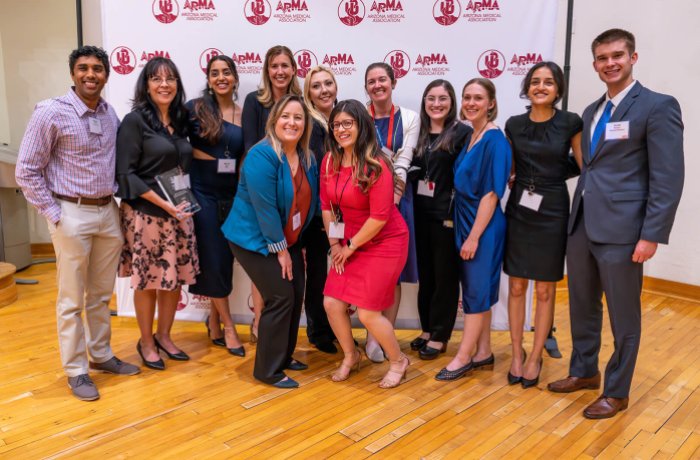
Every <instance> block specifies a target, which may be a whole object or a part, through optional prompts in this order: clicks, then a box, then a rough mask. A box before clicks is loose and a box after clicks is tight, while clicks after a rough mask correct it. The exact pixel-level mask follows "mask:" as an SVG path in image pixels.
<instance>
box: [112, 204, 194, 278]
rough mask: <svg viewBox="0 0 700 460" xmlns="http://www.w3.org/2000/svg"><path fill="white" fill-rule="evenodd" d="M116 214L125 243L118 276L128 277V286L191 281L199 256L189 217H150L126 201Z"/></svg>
mask: <svg viewBox="0 0 700 460" xmlns="http://www.w3.org/2000/svg"><path fill="white" fill-rule="evenodd" d="M119 214H120V217H121V227H122V233H123V234H124V246H123V247H122V254H121V258H120V260H119V274H118V276H120V277H125V278H126V277H129V278H131V287H132V288H134V289H139V290H146V289H162V290H166V291H173V290H175V289H179V287H180V286H182V285H184V284H187V285H189V284H194V282H195V277H196V276H197V274H198V273H199V258H198V256H197V241H196V239H195V236H194V223H193V222H192V219H186V220H183V221H178V220H177V219H174V218H172V217H168V218H162V217H155V216H149V215H148V214H144V213H142V212H141V211H137V210H135V209H134V208H132V207H131V206H129V205H128V204H127V203H125V202H122V204H121V206H120V208H119Z"/></svg>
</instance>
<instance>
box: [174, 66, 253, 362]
mask: <svg viewBox="0 0 700 460" xmlns="http://www.w3.org/2000/svg"><path fill="white" fill-rule="evenodd" d="M237 87H238V72H237V71H236V64H235V63H234V62H233V60H232V59H231V58H229V57H228V56H223V55H221V56H215V57H213V58H212V59H211V60H210V61H209V63H208V64H207V88H206V89H205V90H204V92H203V93H202V97H200V98H198V99H194V100H192V101H189V102H188V103H187V109H188V110H189V114H190V115H189V125H188V131H189V136H190V143H191V144H192V150H193V156H194V159H193V160H192V167H191V171H190V176H191V179H192V193H194V195H195V198H197V201H198V202H199V204H200V205H201V206H202V209H201V210H200V211H199V212H198V213H196V214H195V215H194V217H193V219H194V231H195V234H196V236H197V249H198V251H199V262H200V268H201V271H200V273H199V275H197V281H196V283H195V284H193V285H191V286H190V288H189V290H190V292H191V293H193V294H197V295H202V296H206V297H209V298H210V299H211V306H212V308H211V314H210V315H209V318H208V319H207V330H208V331H209V337H210V338H211V341H212V343H213V344H214V345H217V346H220V347H225V348H227V349H228V351H229V353H231V354H232V355H235V356H245V348H243V345H242V344H241V341H240V339H239V338H238V334H237V333H236V328H235V324H234V323H233V320H232V319H231V313H230V310H229V302H228V296H229V295H230V294H231V290H232V289H233V285H232V277H233V254H231V250H230V249H229V247H228V242H227V241H226V238H224V235H223V233H221V230H220V228H219V227H221V224H222V223H223V220H224V219H225V218H226V216H227V215H228V211H229V209H231V204H232V203H233V197H234V195H235V194H236V188H237V187H238V168H239V166H240V161H241V157H242V156H243V132H242V130H241V108H240V107H239V106H238V104H236V103H235V102H234V97H235V95H236V89H237ZM220 323H223V324H224V332H223V334H222V332H221V328H220Z"/></svg>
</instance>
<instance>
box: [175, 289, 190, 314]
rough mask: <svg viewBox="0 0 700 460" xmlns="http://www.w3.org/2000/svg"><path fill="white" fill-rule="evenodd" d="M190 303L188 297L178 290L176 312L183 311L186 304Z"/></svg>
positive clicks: (187, 294) (182, 290)
mask: <svg viewBox="0 0 700 460" xmlns="http://www.w3.org/2000/svg"><path fill="white" fill-rule="evenodd" d="M189 303H190V295H189V293H188V292H187V291H185V290H184V289H182V288H181V289H180V297H179V298H178V300H177V308H176V309H177V311H180V310H184V309H185V307H187V304H189Z"/></svg>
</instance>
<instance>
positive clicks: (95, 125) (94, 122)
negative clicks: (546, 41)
mask: <svg viewBox="0 0 700 460" xmlns="http://www.w3.org/2000/svg"><path fill="white" fill-rule="evenodd" d="M88 125H90V132H91V133H92V134H102V123H101V122H100V120H98V119H97V118H95V117H90V118H88Z"/></svg>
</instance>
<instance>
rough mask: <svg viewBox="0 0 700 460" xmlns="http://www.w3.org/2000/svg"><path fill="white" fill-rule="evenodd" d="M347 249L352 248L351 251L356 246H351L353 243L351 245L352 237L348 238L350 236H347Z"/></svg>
mask: <svg viewBox="0 0 700 460" xmlns="http://www.w3.org/2000/svg"><path fill="white" fill-rule="evenodd" d="M348 249H351V250H353V251H354V250H355V249H357V247H356V246H353V245H352V239H350V238H348Z"/></svg>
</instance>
